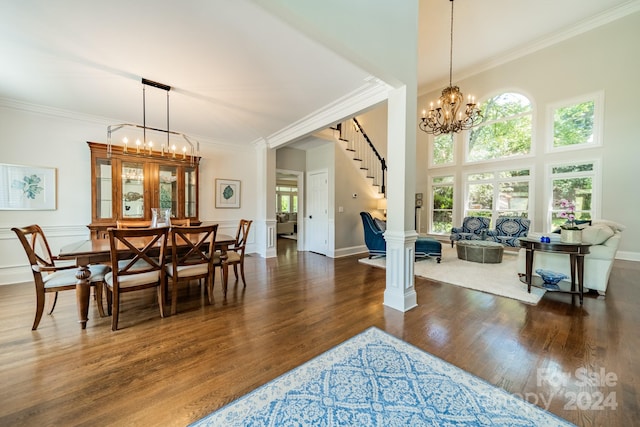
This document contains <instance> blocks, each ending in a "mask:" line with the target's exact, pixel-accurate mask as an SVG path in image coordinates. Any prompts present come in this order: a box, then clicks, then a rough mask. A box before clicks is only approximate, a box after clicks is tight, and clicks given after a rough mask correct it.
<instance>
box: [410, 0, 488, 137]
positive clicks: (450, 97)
mask: <svg viewBox="0 0 640 427" xmlns="http://www.w3.org/2000/svg"><path fill="white" fill-rule="evenodd" d="M449 1H450V2H451V45H450V46H451V47H450V50H449V86H448V87H446V88H444V89H443V90H442V95H441V96H440V99H438V103H437V105H436V106H435V108H434V105H433V102H432V103H431V106H430V108H429V111H427V110H422V121H421V122H420V125H419V126H420V130H422V131H424V132H426V133H428V134H432V135H436V136H437V135H441V134H447V133H452V132H460V131H462V130H467V129H471V128H472V127H474V126H477V125H479V124H480V123H481V122H482V119H483V117H482V111H480V109H479V108H478V107H477V105H476V99H475V97H473V96H469V97H468V98H467V103H466V107H464V111H462V107H463V103H464V97H463V96H462V93H461V92H460V88H459V87H458V86H453V84H452V83H451V81H452V75H453V0H449Z"/></svg>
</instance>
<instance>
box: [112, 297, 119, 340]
mask: <svg viewBox="0 0 640 427" xmlns="http://www.w3.org/2000/svg"><path fill="white" fill-rule="evenodd" d="M112 294H113V296H112V298H113V304H112V311H113V314H112V316H111V330H112V331H117V330H118V317H119V316H120V293H119V292H116V290H115V289H114V290H113V292H112Z"/></svg>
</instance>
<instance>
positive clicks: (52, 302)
mask: <svg viewBox="0 0 640 427" xmlns="http://www.w3.org/2000/svg"><path fill="white" fill-rule="evenodd" d="M49 301H50V302H49V311H48V312H47V314H53V310H54V309H55V308H56V303H57V302H58V293H57V292H54V293H53V299H51V298H50V299H49Z"/></svg>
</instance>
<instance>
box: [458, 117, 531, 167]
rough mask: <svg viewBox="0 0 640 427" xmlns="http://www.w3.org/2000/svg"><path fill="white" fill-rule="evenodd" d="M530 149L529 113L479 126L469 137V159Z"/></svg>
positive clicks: (512, 154) (491, 156)
mask: <svg viewBox="0 0 640 427" xmlns="http://www.w3.org/2000/svg"><path fill="white" fill-rule="evenodd" d="M530 150H531V115H527V116H522V117H518V118H515V119H512V120H507V121H502V122H495V123H492V124H488V125H485V126H479V127H478V128H476V129H474V130H472V131H471V136H470V138H469V153H468V159H469V161H479V160H490V159H499V158H503V157H510V156H515V155H521V154H528V153H529V151H530Z"/></svg>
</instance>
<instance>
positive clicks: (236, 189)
mask: <svg viewBox="0 0 640 427" xmlns="http://www.w3.org/2000/svg"><path fill="white" fill-rule="evenodd" d="M239 207H240V181H239V180H235V179H219V178H216V208H239Z"/></svg>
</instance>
